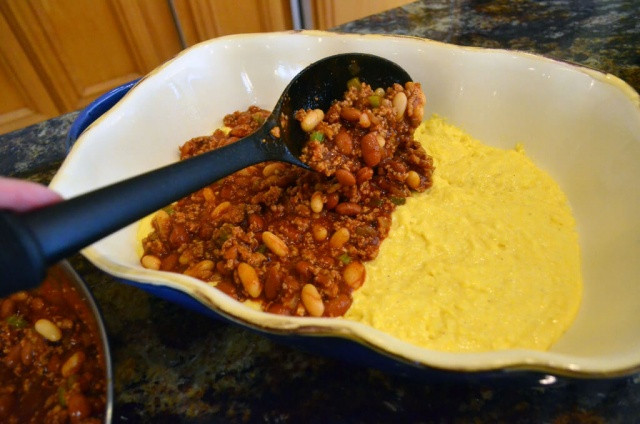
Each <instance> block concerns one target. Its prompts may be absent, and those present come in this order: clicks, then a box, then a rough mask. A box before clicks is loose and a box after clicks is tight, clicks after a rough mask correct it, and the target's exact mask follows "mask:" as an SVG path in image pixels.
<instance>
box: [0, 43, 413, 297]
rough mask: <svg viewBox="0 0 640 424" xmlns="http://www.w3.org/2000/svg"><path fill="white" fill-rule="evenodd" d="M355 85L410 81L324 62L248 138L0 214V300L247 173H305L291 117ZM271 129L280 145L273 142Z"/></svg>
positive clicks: (365, 62) (349, 63)
mask: <svg viewBox="0 0 640 424" xmlns="http://www.w3.org/2000/svg"><path fill="white" fill-rule="evenodd" d="M354 77H358V78H359V79H360V80H361V81H363V82H366V83H368V84H369V85H371V86H372V87H388V86H390V85H392V84H393V83H400V84H404V83H405V82H408V81H410V80H411V77H410V76H409V74H407V72H405V71H404V70H403V69H402V68H401V67H400V66H398V65H397V64H395V63H393V62H391V61H389V60H387V59H384V58H381V57H378V56H374V55H369V54H362V53H346V54H339V55H335V56H330V57H327V58H324V59H321V60H319V61H317V62H314V63H312V64H311V65H309V66H307V67H306V68H304V69H303V70H302V71H301V72H300V73H298V74H297V75H296V76H295V77H294V78H293V80H292V81H291V82H290V83H289V84H288V85H287V87H286V88H285V90H284V91H283V94H282V95H281V96H280V99H279V100H278V102H277V103H276V105H275V107H274V108H273V111H272V113H271V114H270V115H269V117H268V118H267V119H266V120H265V123H264V124H263V126H262V127H261V128H260V129H259V130H258V131H256V132H255V133H253V134H252V135H250V136H248V137H245V138H243V139H241V140H238V141H236V142H235V143H232V144H229V145H227V146H224V147H221V148H218V149H215V150H212V151H209V152H207V153H203V154H201V155H198V156H194V157H192V158H189V159H186V160H183V161H179V162H177V163H174V164H171V165H167V166H165V167H162V168H159V169H156V170H153V171H150V172H147V173H145V174H142V175H138V176H136V177H132V178H129V179H126V180H123V181H121V182H117V183H114V184H112V185H109V186H107V187H104V188H101V189H98V190H95V191H91V192H88V193H86V194H82V195H79V196H77V197H74V198H71V199H69V200H66V201H63V202H60V203H57V204H54V205H51V206H47V207H43V208H40V209H36V210H33V211H30V212H26V213H15V212H10V211H0V296H4V295H6V294H9V293H12V292H15V291H19V290H25V289H29V288H32V287H35V286H37V285H38V284H40V282H41V281H42V279H43V278H44V275H45V271H46V269H47V267H48V266H50V265H53V264H54V263H56V262H58V261H59V260H61V259H63V258H65V257H67V256H69V255H71V254H73V253H75V252H77V251H79V250H80V249H82V248H83V247H86V246H88V245H89V244H91V243H93V242H95V241H97V240H100V239H101V238H103V237H105V236H107V235H109V234H111V233H112V232H114V231H116V230H118V229H120V228H122V227H124V226H126V225H128V224H130V223H132V222H135V221H136V220H138V219H140V218H142V217H144V216H146V215H148V214H150V213H152V212H154V211H156V210H158V209H160V208H162V207H164V206H166V205H168V204H170V203H172V202H174V201H176V200H178V199H180V198H182V197H184V196H187V195H189V194H191V193H193V192H194V191H196V190H199V189H200V188H202V187H205V186H206V185H208V184H211V183H212V182H214V181H216V180H218V179H220V178H223V177H225V176H227V175H229V174H232V173H233V172H236V171H238V170H240V169H243V168H245V167H247V166H250V165H254V164H257V163H261V162H265V161H283V162H288V163H291V164H294V165H297V166H300V167H303V168H306V169H309V167H308V166H307V165H306V164H304V163H303V162H302V161H301V160H300V159H299V156H300V154H301V151H302V148H303V146H304V144H305V143H306V141H307V139H308V135H307V134H306V133H305V132H304V131H303V130H302V128H301V127H300V124H299V123H298V122H297V121H296V119H295V113H296V111H298V110H299V109H322V110H327V109H328V108H329V106H330V105H331V104H332V103H333V102H334V101H335V100H338V99H340V98H342V96H343V94H344V92H345V91H346V87H347V81H348V80H350V79H351V78H354ZM275 127H280V128H279V133H280V134H279V137H275V136H274V135H273V134H272V130H273V128H275Z"/></svg>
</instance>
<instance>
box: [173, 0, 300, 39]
mask: <svg viewBox="0 0 640 424" xmlns="http://www.w3.org/2000/svg"><path fill="white" fill-rule="evenodd" d="M174 5H175V10H176V15H177V17H178V22H179V25H180V28H181V30H182V33H183V37H184V42H185V45H186V46H191V45H193V44H196V43H198V42H200V41H204V40H208V39H210V38H215V37H220V36H221V35H228V34H240V33H252V32H269V31H282V30H288V29H293V23H292V18H291V8H290V5H289V1H288V0H174Z"/></svg>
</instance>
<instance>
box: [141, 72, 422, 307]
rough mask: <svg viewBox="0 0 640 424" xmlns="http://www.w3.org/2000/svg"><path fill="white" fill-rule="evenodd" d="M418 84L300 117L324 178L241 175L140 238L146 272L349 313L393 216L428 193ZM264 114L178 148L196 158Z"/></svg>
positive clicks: (267, 300)
mask: <svg viewBox="0 0 640 424" xmlns="http://www.w3.org/2000/svg"><path fill="white" fill-rule="evenodd" d="M424 104H425V96H424V94H423V93H422V90H421V87H420V84H418V83H413V82H409V83H407V84H405V86H404V87H403V86H401V85H399V84H395V85H394V86H393V87H389V88H387V89H383V88H376V89H375V90H373V89H372V88H371V87H370V86H368V85H367V84H365V83H361V82H360V81H358V80H357V79H354V80H352V81H350V82H349V84H348V90H347V91H346V93H345V96H344V99H342V100H340V101H336V102H335V103H334V104H333V105H332V106H331V107H330V108H329V110H327V111H322V110H300V111H298V112H297V113H296V119H297V120H298V121H300V125H301V126H302V128H303V130H305V131H306V132H307V133H308V134H309V141H308V143H307V144H306V146H305V148H304V149H303V153H302V156H301V159H302V160H303V161H304V162H306V163H307V164H309V165H310V166H311V167H312V168H313V169H315V170H316V171H318V172H313V171H307V170H304V169H301V168H298V167H296V166H293V165H289V164H285V163H281V162H267V163H263V164H259V165H254V166H251V167H248V168H245V169H243V170H241V171H239V172H236V173H234V174H232V175H230V176H228V177H226V178H223V179H221V180H219V181H217V182H216V183H214V184H211V185H210V186H208V187H205V188H204V189H202V190H199V191H197V192H196V193H193V194H192V195H191V196H188V197H186V198H184V199H182V200H180V201H178V202H177V203H175V204H174V205H171V206H170V207H168V208H166V209H164V210H162V211H159V212H158V213H157V214H156V215H155V217H154V218H153V221H152V225H153V228H154V231H152V233H151V234H149V235H148V236H147V237H146V238H145V239H144V240H143V247H144V255H143V257H142V258H141V263H142V265H143V266H145V267H147V268H151V269H160V270H166V271H174V272H180V273H184V274H186V275H189V276H192V277H196V278H199V279H201V280H204V281H206V282H208V283H210V284H212V285H214V286H216V287H217V288H218V289H220V290H222V291H223V292H225V293H226V294H228V295H229V296H232V297H233V298H235V299H237V300H239V301H244V300H247V299H251V300H255V301H258V302H259V303H260V304H261V306H262V308H263V310H265V311H268V312H272V313H278V314H285V315H297V316H304V315H310V316H329V317H335V316H341V315H343V314H344V313H345V312H346V311H347V309H348V308H349V306H350V305H351V302H352V298H351V293H352V292H353V291H354V290H356V289H357V288H359V287H360V286H361V285H362V284H363V282H364V280H365V267H364V265H363V262H366V261H369V260H371V259H373V258H375V257H376V255H377V254H378V249H379V247H380V243H381V242H382V240H384V238H385V237H387V235H388V232H389V228H390V226H391V213H392V212H393V210H394V209H395V208H396V207H397V206H398V205H401V204H403V203H404V201H405V198H406V197H407V196H410V195H411V192H412V191H420V192H421V191H424V190H426V189H427V188H428V187H430V186H431V175H432V172H433V166H432V161H431V158H430V157H429V156H428V155H427V154H426V152H425V151H424V149H423V148H422V147H421V146H420V145H419V144H418V143H417V142H416V141H415V140H414V139H413V133H414V131H415V129H416V127H417V126H418V125H419V124H420V122H421V121H422V117H423V113H424V112H423V111H424ZM268 115H269V113H268V111H265V110H262V109H259V108H257V107H255V106H252V107H249V109H248V110H247V111H244V112H235V113H233V114H230V115H228V116H226V117H225V118H224V124H225V126H226V127H228V128H229V129H230V130H229V131H228V133H225V132H224V131H222V130H217V131H215V132H214V133H213V135H211V136H206V137H197V138H194V139H192V140H190V141H188V142H187V143H185V144H184V145H183V146H182V147H181V148H180V153H181V158H182V159H184V158H188V157H191V156H194V155H197V154H200V153H203V152H205V151H208V150H211V149H215V148H218V147H221V146H224V145H226V144H229V143H233V142H234V141H236V140H238V139H239V138H242V137H244V136H247V135H249V134H250V133H252V132H254V131H255V130H257V129H258V128H259V127H260V126H261V125H262V123H263V122H264V120H265V119H266V117H267V116H268Z"/></svg>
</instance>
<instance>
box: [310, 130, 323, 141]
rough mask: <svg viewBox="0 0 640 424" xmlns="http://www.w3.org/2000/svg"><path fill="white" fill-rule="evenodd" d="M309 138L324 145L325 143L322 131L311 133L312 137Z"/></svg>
mask: <svg viewBox="0 0 640 424" xmlns="http://www.w3.org/2000/svg"><path fill="white" fill-rule="evenodd" d="M309 138H310V140H311V141H317V142H318V143H322V142H323V141H324V133H323V132H322V131H314V132H312V133H311V136H310V137H309Z"/></svg>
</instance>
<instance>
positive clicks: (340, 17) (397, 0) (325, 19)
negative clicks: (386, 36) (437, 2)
mask: <svg viewBox="0 0 640 424" xmlns="http://www.w3.org/2000/svg"><path fill="white" fill-rule="evenodd" d="M412 1H414V0H376V1H371V0H311V10H312V14H313V25H314V28H316V29H328V28H332V27H334V26H336V25H341V24H344V23H347V22H350V21H353V20H356V19H360V18H364V17H365V16H369V15H373V14H376V13H380V12H383V11H385V10H389V9H393V8H394V7H400V6H404V5H405V4H408V3H411V2H412Z"/></svg>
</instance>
